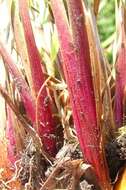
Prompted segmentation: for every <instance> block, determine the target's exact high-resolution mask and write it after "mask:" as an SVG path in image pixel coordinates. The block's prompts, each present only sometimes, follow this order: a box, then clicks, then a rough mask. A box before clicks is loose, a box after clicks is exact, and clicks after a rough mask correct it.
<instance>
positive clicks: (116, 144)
mask: <svg viewBox="0 0 126 190" xmlns="http://www.w3.org/2000/svg"><path fill="white" fill-rule="evenodd" d="M106 158H107V162H108V167H109V171H110V178H111V181H112V182H114V181H115V179H116V176H117V175H118V172H119V170H120V169H121V168H122V167H123V166H124V165H125V164H126V133H124V134H121V135H119V136H118V137H117V138H115V139H113V140H112V141H111V142H110V143H109V144H108V145H107V146H106Z"/></svg>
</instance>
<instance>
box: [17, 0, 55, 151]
mask: <svg viewBox="0 0 126 190" xmlns="http://www.w3.org/2000/svg"><path fill="white" fill-rule="evenodd" d="M19 8H20V15H21V19H22V23H23V29H24V35H25V40H26V45H27V51H28V56H29V61H30V67H31V74H32V82H33V91H34V92H35V95H36V97H37V96H38V94H39V90H40V89H41V87H42V85H43V84H44V82H45V76H44V74H43V70H42V59H41V57H40V54H39V51H38V49H37V46H36V43H35V38H34V35H33V31H32V26H31V22H30V17H29V14H28V5H27V2H26V0H19ZM36 109H37V113H38V114H37V118H36V120H37V123H39V124H38V132H39V135H40V137H41V138H42V142H43V144H44V147H45V149H46V150H47V151H48V153H50V154H51V155H55V154H56V140H55V127H54V121H53V118H52V113H51V105H50V101H49V98H48V94H47V91H46V87H44V88H43V90H42V92H41V94H40V96H39V104H38V108H36Z"/></svg>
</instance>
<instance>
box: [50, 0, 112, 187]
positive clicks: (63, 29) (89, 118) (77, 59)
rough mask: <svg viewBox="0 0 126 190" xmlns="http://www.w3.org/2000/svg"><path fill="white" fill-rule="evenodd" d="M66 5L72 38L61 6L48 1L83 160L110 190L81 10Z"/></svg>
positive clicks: (77, 4)
mask: <svg viewBox="0 0 126 190" xmlns="http://www.w3.org/2000/svg"><path fill="white" fill-rule="evenodd" d="M67 3H68V14H69V19H70V23H71V26H72V35H73V36H72V35H71V33H70V28H69V26H68V22H67V17H66V12H65V9H64V6H63V2H62V1H61V0H51V5H52V11H53V14H54V18H55V22H56V26H57V30H58V34H59V42H60V50H61V55H62V59H63V64H64V65H63V66H64V72H65V77H66V80H67V84H68V90H69V93H70V100H71V105H72V111H73V118H74V123H75V128H76V131H77V136H78V139H79V142H80V146H81V150H82V152H83V155H84V159H85V160H86V162H88V163H90V164H91V165H92V166H93V167H94V169H95V172H96V175H97V177H98V179H99V182H100V184H101V187H102V189H110V185H109V180H108V173H107V168H106V164H105V162H104V161H105V160H104V155H103V152H102V147H101V130H100V127H99V125H98V124H97V117H96V105H95V97H94V92H93V83H92V76H91V63H90V54H89V45H88V39H87V33H86V28H85V25H84V14H83V8H82V4H81V1H80V0H78V1H76V0H68V1H67ZM101 171H102V172H101Z"/></svg>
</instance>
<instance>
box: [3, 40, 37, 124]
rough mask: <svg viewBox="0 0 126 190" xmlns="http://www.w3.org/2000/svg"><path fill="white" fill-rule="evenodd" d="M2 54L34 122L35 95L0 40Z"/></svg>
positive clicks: (28, 113) (27, 111)
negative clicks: (33, 95)
mask: <svg viewBox="0 0 126 190" xmlns="http://www.w3.org/2000/svg"><path fill="white" fill-rule="evenodd" d="M0 54H1V56H2V57H3V59H4V62H5V65H6V67H7V69H8V71H9V72H10V74H11V76H12V78H13V80H14V83H15V85H16V87H17V89H18V91H19V93H20V96H21V99H22V102H23V103H24V106H25V109H26V113H27V115H28V117H29V119H30V120H31V121H32V123H34V122H35V103H34V100H33V97H32V96H31V94H30V89H29V87H28V85H27V83H26V81H25V79H24V78H23V77H22V75H21V73H20V72H19V70H18V68H17V67H16V65H15V64H14V62H13V60H12V57H11V56H10V55H9V53H8V52H7V50H6V48H5V47H4V45H3V44H2V42H0Z"/></svg>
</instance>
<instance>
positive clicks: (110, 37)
mask: <svg viewBox="0 0 126 190" xmlns="http://www.w3.org/2000/svg"><path fill="white" fill-rule="evenodd" d="M87 1H88V2H89V3H90V4H91V6H92V5H93V2H94V0H87ZM115 2H116V0H100V7H99V14H98V17H97V24H98V31H99V35H100V40H101V44H102V47H103V48H104V50H105V54H106V56H107V58H108V60H109V62H110V63H112V48H113V42H114V40H115V31H116V23H115Z"/></svg>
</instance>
